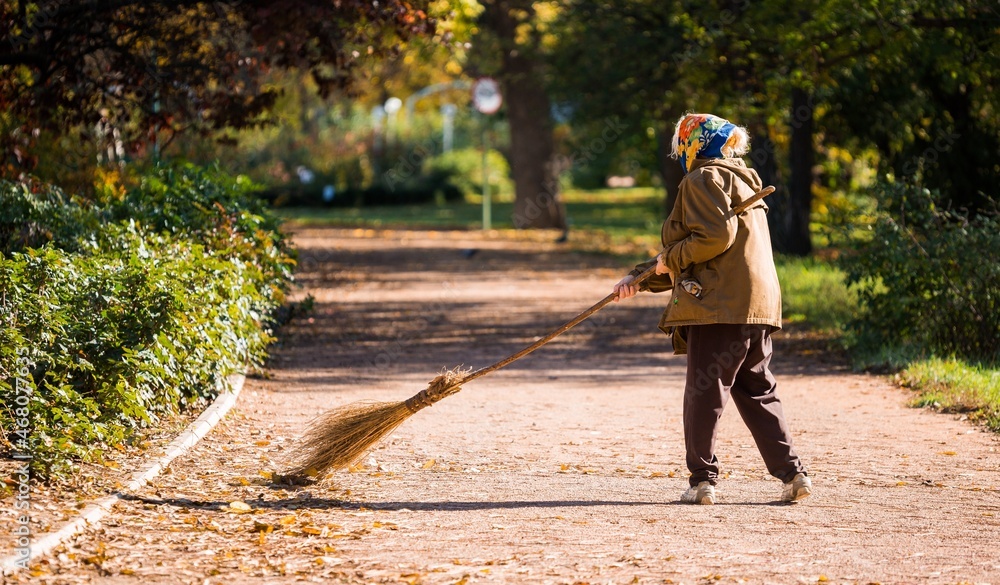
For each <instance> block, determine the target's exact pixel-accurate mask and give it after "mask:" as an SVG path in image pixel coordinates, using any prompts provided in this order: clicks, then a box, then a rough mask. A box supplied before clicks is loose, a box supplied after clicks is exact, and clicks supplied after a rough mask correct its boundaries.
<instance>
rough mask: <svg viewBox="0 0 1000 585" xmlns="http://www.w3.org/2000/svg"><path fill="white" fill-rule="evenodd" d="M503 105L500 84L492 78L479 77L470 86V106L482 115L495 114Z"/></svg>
mask: <svg viewBox="0 0 1000 585" xmlns="http://www.w3.org/2000/svg"><path fill="white" fill-rule="evenodd" d="M502 103H503V97H502V96H501V95H500V84H499V83H497V80H496V79H493V78H492V77H481V78H479V79H477V80H476V83H475V84H474V85H473V86H472V104H473V105H474V106H476V109H477V110H479V111H480V112H482V113H483V114H495V113H497V110H499V109H500V104H502Z"/></svg>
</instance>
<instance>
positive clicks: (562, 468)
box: [559, 463, 569, 471]
mask: <svg viewBox="0 0 1000 585" xmlns="http://www.w3.org/2000/svg"><path fill="white" fill-rule="evenodd" d="M559 471H569V465H568V464H566V463H563V464H562V465H560V466H559Z"/></svg>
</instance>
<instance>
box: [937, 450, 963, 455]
mask: <svg viewBox="0 0 1000 585" xmlns="http://www.w3.org/2000/svg"><path fill="white" fill-rule="evenodd" d="M938 455H958V453H956V452H954V451H938Z"/></svg>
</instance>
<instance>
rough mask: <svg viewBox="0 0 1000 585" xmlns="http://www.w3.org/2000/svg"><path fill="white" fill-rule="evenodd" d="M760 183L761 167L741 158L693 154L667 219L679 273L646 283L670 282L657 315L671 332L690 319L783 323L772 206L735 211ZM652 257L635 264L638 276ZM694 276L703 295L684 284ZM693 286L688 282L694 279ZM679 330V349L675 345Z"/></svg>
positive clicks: (653, 286) (670, 260)
mask: <svg viewBox="0 0 1000 585" xmlns="http://www.w3.org/2000/svg"><path fill="white" fill-rule="evenodd" d="M761 188H762V184H761V180H760V177H758V176H757V173H756V171H754V170H753V169H749V168H747V166H746V164H745V163H744V162H743V161H742V160H741V159H735V158H727V159H695V160H694V161H692V164H691V171H690V172H689V173H688V174H687V175H686V176H685V177H684V180H682V181H681V184H680V189H679V192H678V195H677V201H676V203H675V204H674V209H673V211H672V212H671V213H670V217H668V218H667V221H665V222H664V223H663V230H662V233H661V238H662V240H663V248H664V250H665V251H666V252H665V254H666V256H665V260H666V264H667V266H668V267H669V268H670V270H671V271H672V272H673V273H674V274H675V275H677V277H676V282H674V283H671V282H670V279H669V278H667V277H666V276H665V275H663V276H653V277H652V278H651V279H650V280H648V281H646V283H643V284H642V285H640V289H641V290H649V291H652V292H661V291H663V290H667V289H669V288H672V289H673V298H672V299H671V302H670V305H669V306H668V307H667V310H666V311H664V313H663V317H662V318H661V319H660V328H661V329H663V330H664V331H665V332H667V333H668V334H672V333H674V330H673V328H675V327H682V326H685V325H706V324H712V323H736V324H743V323H753V324H763V325H773V326H774V327H776V328H780V327H781V288H780V287H779V285H778V274H777V272H776V271H775V269H774V257H773V256H772V254H771V235H770V232H769V231H768V228H767V217H766V214H767V205H766V204H765V203H764V202H763V201H760V202H758V203H755V204H754V205H753V206H752V207H751V208H750V209H748V210H746V211H744V212H743V213H742V214H740V215H739V216H738V217H735V218H730V219H728V220H727V217H728V215H729V212H730V210H731V209H732V208H733V207H736V206H737V205H739V204H740V203H742V202H743V201H745V200H747V199H748V198H750V197H752V196H753V195H754V193H756V192H757V191H759V190H760V189H761ZM652 264H655V261H650V262H645V263H643V264H639V265H638V266H636V268H635V270H633V271H632V274H633V275H638V274H639V273H640V272H642V271H643V270H645V269H646V268H647V267H649V266H651V265H652ZM689 279H693V280H694V281H696V283H697V284H700V286H701V287H702V291H701V298H697V297H696V296H695V295H694V294H692V293H690V292H688V291H687V290H685V287H684V281H686V280H689ZM688 288H691V287H690V283H689V286H688ZM676 341H677V337H676V335H675V349H678V350H680V351H683V348H678V347H677V344H676Z"/></svg>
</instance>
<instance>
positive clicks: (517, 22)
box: [480, 0, 567, 230]
mask: <svg viewBox="0 0 1000 585" xmlns="http://www.w3.org/2000/svg"><path fill="white" fill-rule="evenodd" d="M482 5H483V8H484V10H483V13H482V15H481V17H480V24H481V25H482V27H483V29H485V30H486V31H489V33H491V34H492V35H493V37H494V39H492V40H493V41H494V43H495V46H496V47H497V49H498V50H499V52H500V63H499V76H500V82H501V86H502V89H503V95H504V101H505V103H506V107H507V119H508V122H509V124H510V154H509V158H510V168H511V174H512V175H513V178H514V191H515V200H514V226H515V227H518V228H558V229H561V230H566V227H567V224H566V210H565V209H564V207H563V205H562V203H561V201H560V199H559V191H560V187H559V172H560V169H559V166H558V164H557V162H556V157H555V154H556V150H555V139H554V137H553V134H552V132H553V126H554V124H553V121H552V103H551V101H550V100H549V95H548V93H547V91H548V90H547V87H546V85H545V82H544V77H543V70H542V68H543V63H544V62H543V61H542V56H541V49H542V47H541V34H540V31H539V29H538V27H537V26H536V24H537V23H536V22H535V16H536V12H535V10H536V8H535V3H534V2H531V1H530V0H483V2H482Z"/></svg>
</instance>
